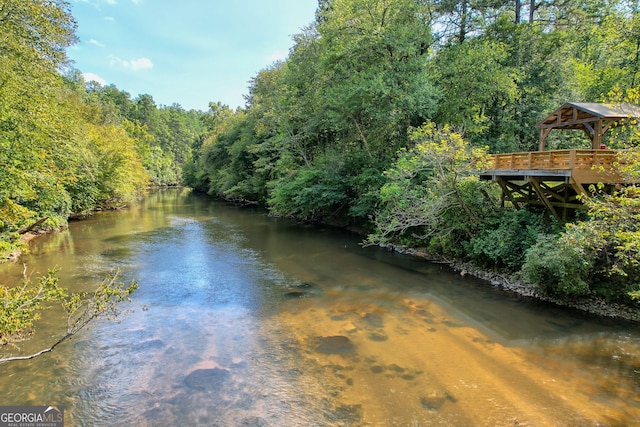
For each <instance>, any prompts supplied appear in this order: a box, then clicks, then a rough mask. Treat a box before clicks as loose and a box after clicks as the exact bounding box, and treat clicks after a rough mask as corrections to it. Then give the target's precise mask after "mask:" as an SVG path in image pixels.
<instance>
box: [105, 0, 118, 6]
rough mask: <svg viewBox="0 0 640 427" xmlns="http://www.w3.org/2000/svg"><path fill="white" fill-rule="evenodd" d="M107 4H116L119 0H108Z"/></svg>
mask: <svg viewBox="0 0 640 427" xmlns="http://www.w3.org/2000/svg"><path fill="white" fill-rule="evenodd" d="M107 4H111V5H116V4H118V1H117V0H107Z"/></svg>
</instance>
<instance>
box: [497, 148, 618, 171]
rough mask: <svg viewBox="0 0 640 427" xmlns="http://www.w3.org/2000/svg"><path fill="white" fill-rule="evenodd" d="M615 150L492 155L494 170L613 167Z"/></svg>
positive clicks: (616, 157) (606, 168) (616, 156)
mask: <svg viewBox="0 0 640 427" xmlns="http://www.w3.org/2000/svg"><path fill="white" fill-rule="evenodd" d="M617 161H619V159H618V155H617V151H616V150H555V151H531V152H525V153H509V154H496V155H494V167H493V169H494V170H575V169H596V168H597V169H600V168H603V169H605V170H612V169H615V165H614V163H616V162H617Z"/></svg>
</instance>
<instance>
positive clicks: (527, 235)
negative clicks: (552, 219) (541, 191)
mask: <svg viewBox="0 0 640 427" xmlns="http://www.w3.org/2000/svg"><path fill="white" fill-rule="evenodd" d="M550 228H551V227H550V226H549V224H548V223H547V219H546V217H545V214H544V212H532V211H529V210H525V209H521V210H517V211H512V210H502V211H499V212H496V213H495V214H494V215H491V216H489V217H485V218H483V225H482V227H481V228H480V231H479V232H478V233H477V235H475V236H474V237H473V238H471V239H470V240H469V242H468V243H467V244H465V245H464V247H465V249H466V255H467V256H468V257H469V258H471V259H473V260H474V261H476V262H478V263H480V264H483V265H488V266H492V267H498V268H503V269H507V270H509V271H518V270H520V268H521V267H522V265H523V263H524V261H525V260H524V257H523V254H524V253H526V251H527V250H528V249H529V248H530V247H532V246H534V245H536V243H538V237H539V236H540V235H541V234H543V233H548V232H550Z"/></svg>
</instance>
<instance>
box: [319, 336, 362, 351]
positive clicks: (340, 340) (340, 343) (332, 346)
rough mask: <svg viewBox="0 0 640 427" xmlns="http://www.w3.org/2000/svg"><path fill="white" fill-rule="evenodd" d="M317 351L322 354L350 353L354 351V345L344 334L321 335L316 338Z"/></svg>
mask: <svg viewBox="0 0 640 427" xmlns="http://www.w3.org/2000/svg"><path fill="white" fill-rule="evenodd" d="M316 351H317V352H318V353H322V354H350V353H353V351H354V345H353V342H351V340H350V339H349V338H347V337H345V336H343V335H335V336H331V337H319V338H317V340H316Z"/></svg>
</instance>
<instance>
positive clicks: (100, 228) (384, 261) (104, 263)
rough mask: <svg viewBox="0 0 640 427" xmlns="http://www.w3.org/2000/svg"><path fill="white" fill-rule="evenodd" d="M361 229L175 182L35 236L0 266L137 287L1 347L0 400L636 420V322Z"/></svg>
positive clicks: (312, 421)
mask: <svg viewBox="0 0 640 427" xmlns="http://www.w3.org/2000/svg"><path fill="white" fill-rule="evenodd" d="M360 241H361V238H360V237H359V236H356V235H353V234H350V233H348V232H345V231H342V230H336V229H333V228H329V227H314V226H305V225H299V224H296V223H293V222H290V221H288V220H283V219H277V218H272V217H269V216H267V215H265V213H264V212H263V211H261V210H260V209H257V208H256V209H254V208H238V207H234V206H230V205H228V204H224V203H221V202H217V201H213V200H211V199H209V198H207V197H205V196H202V195H197V194H192V193H190V192H189V191H188V190H186V189H170V190H161V191H155V192H152V193H151V194H150V195H149V196H148V197H147V198H145V199H144V200H143V201H141V202H140V203H137V204H135V205H133V206H131V207H130V208H129V209H126V210H122V211H117V212H104V213H100V214H97V215H95V216H94V217H92V218H90V219H87V220H83V221H79V222H73V223H71V224H70V226H69V228H68V230H64V231H61V232H57V233H53V234H50V235H46V236H42V237H39V238H37V239H35V240H33V241H32V242H31V243H30V253H29V254H26V255H23V256H22V257H21V259H20V261H19V262H18V263H15V264H4V265H0V282H2V283H15V281H16V280H17V278H19V277H20V275H21V274H22V271H23V264H25V265H26V266H27V271H28V272H29V274H33V275H34V277H35V276H37V275H38V274H39V273H42V272H45V271H46V270H47V269H49V268H52V267H54V266H57V267H59V268H60V281H61V283H62V284H63V285H64V286H66V287H69V288H70V289H72V290H76V291H80V290H90V289H91V288H92V287H95V286H96V284H97V283H99V282H100V281H101V280H102V278H103V277H104V276H105V275H106V274H108V273H109V272H113V271H115V270H120V271H121V273H122V277H123V278H124V280H125V281H130V280H132V279H136V280H137V281H138V283H139V285H140V288H139V290H138V291H136V293H135V294H134V295H133V301H132V302H131V303H130V304H127V305H125V306H123V309H125V310H126V312H125V313H123V314H122V315H120V316H119V317H118V318H117V319H115V321H113V320H112V321H110V320H106V319H104V320H103V319H100V320H98V321H96V322H94V323H92V324H91V325H89V327H88V328H87V329H85V330H83V331H81V332H80V333H79V334H78V335H76V336H75V337H74V338H73V339H72V340H70V341H67V342H65V343H63V344H62V345H61V346H59V347H58V348H56V350H55V351H54V352H52V353H49V354H45V355H43V356H40V357H38V358H36V359H34V360H30V361H20V362H12V363H5V364H2V365H0V378H1V379H0V405H58V406H62V407H64V409H65V425H67V426H178V425H179V426H449V425H451V426H523V425H526V426H602V425H606V426H623V425H624V426H629V425H640V327H638V326H637V325H633V324H629V323H626V322H620V321H613V320H608V319H601V318H597V317H592V316H588V315H585V314H582V313H579V312H575V311H571V310H567V309H562V308H559V307H556V306H553V305H549V304H545V303H541V302H536V301H531V300H527V299H524V298H520V297H518V296H516V295H513V294H510V293H507V292H504V291H501V290H500V289H497V288H494V287H492V286H490V285H489V284H487V283H485V282H482V281H480V280H477V279H474V278H472V277H467V276H465V277H462V276H460V275H459V274H457V273H456V272H454V271H452V270H450V269H448V268H447V267H445V266H442V265H437V264H430V263H427V262H425V261H423V260H420V259H416V258H413V257H410V256H405V255H399V254H395V253H391V252H388V251H386V250H383V249H380V248H374V247H369V248H363V247H362V246H361V245H360ZM63 320H64V319H63V318H62V316H61V313H60V312H57V311H56V310H55V309H52V310H49V311H47V312H45V314H44V316H43V318H42V320H41V321H40V322H39V323H38V332H37V334H36V336H35V337H34V338H33V339H30V340H28V341H26V342H24V343H20V345H19V348H16V349H7V348H5V349H3V350H5V353H11V352H13V353H12V354H22V353H25V354H27V353H30V352H32V351H35V350H38V349H40V348H43V347H45V346H47V345H48V344H51V342H52V341H53V340H54V339H55V337H56V336H58V335H59V334H60V333H61V332H62V330H63V328H64V323H63Z"/></svg>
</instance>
